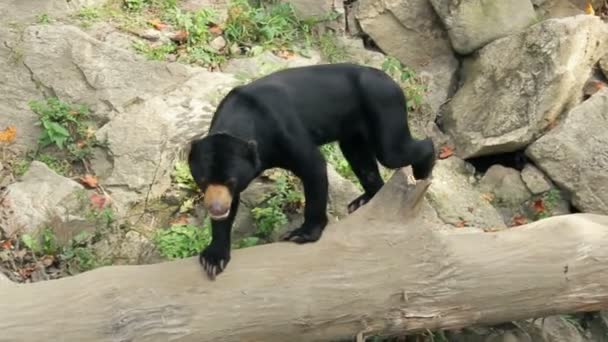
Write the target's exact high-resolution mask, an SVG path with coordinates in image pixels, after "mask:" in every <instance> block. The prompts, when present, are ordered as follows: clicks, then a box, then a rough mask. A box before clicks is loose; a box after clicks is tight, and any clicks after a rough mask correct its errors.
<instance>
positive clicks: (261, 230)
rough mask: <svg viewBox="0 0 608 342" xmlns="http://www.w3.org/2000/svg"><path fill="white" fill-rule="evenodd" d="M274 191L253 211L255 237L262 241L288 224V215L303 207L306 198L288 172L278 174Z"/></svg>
mask: <svg viewBox="0 0 608 342" xmlns="http://www.w3.org/2000/svg"><path fill="white" fill-rule="evenodd" d="M277 174H278V175H277V176H276V177H275V188H274V191H273V192H272V193H270V194H268V195H267V196H266V199H265V201H264V204H263V205H262V206H260V207H257V208H253V209H251V214H252V215H253V219H254V221H255V225H256V233H255V234H254V236H255V237H256V238H258V239H261V240H267V239H269V238H270V237H271V236H272V234H273V233H274V232H275V231H276V230H277V229H278V228H280V227H281V226H283V225H285V224H286V223H287V222H288V218H287V213H289V212H294V211H297V210H298V209H299V208H301V207H302V205H303V201H304V196H303V194H302V192H300V191H298V190H297V188H296V186H295V181H294V179H293V177H291V176H290V175H289V174H287V173H286V172H277Z"/></svg>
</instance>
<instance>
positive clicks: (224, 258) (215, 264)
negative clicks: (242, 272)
mask: <svg viewBox="0 0 608 342" xmlns="http://www.w3.org/2000/svg"><path fill="white" fill-rule="evenodd" d="M198 261H199V262H200V264H201V266H202V267H203V269H204V270H205V272H206V273H207V276H208V277H209V279H210V280H215V277H216V276H217V275H219V274H220V273H222V272H223V271H224V270H225V269H226V266H227V265H228V262H229V261H230V255H229V252H223V251H221V250H219V249H215V248H209V247H207V248H206V249H205V250H204V251H202V252H201V254H200V255H199V257H198Z"/></svg>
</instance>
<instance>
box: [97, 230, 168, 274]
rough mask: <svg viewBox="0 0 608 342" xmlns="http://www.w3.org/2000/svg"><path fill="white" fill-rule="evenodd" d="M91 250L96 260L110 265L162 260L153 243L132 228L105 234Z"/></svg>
mask: <svg viewBox="0 0 608 342" xmlns="http://www.w3.org/2000/svg"><path fill="white" fill-rule="evenodd" d="M93 251H94V253H95V256H96V258H97V260H98V262H101V263H103V262H111V263H112V265H143V264H152V263H156V262H160V261H162V260H163V258H162V257H161V255H160V254H159V253H158V251H157V250H156V247H155V246H154V244H153V243H152V242H150V240H148V239H147V238H146V237H144V236H143V235H142V234H140V233H138V232H136V231H134V230H130V231H128V232H126V233H123V232H118V233H114V234H110V235H107V236H105V237H104V238H103V239H102V240H101V241H99V242H97V243H96V244H95V245H93Z"/></svg>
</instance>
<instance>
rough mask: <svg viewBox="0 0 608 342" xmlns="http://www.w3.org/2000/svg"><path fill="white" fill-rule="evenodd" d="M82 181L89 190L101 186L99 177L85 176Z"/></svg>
mask: <svg viewBox="0 0 608 342" xmlns="http://www.w3.org/2000/svg"><path fill="white" fill-rule="evenodd" d="M80 181H81V182H82V183H83V184H84V185H86V186H88V187H89V188H96V187H97V185H98V184H99V182H98V181H97V177H95V176H93V175H90V174H86V175H84V177H80Z"/></svg>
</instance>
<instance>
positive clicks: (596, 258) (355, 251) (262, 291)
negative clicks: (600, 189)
mask: <svg viewBox="0 0 608 342" xmlns="http://www.w3.org/2000/svg"><path fill="white" fill-rule="evenodd" d="M407 172H409V170H408V171H405V170H402V171H400V172H396V173H395V175H394V176H393V177H392V178H391V180H390V181H389V182H388V183H387V185H386V186H385V187H384V188H383V189H382V190H381V191H380V192H379V193H378V194H377V195H376V197H375V198H374V199H373V200H372V201H371V202H370V203H368V204H367V205H365V206H364V207H362V208H360V209H359V210H358V211H356V212H355V213H353V214H351V215H350V216H348V217H347V218H346V219H344V220H342V221H340V222H338V223H336V224H332V225H330V226H328V228H327V229H326V231H325V233H324V235H323V237H322V238H321V240H319V241H318V242H316V243H313V244H306V245H296V244H293V243H286V242H285V243H274V244H269V245H263V246H257V247H251V248H247V249H243V250H235V251H233V257H232V261H231V262H230V264H229V265H228V268H227V270H226V271H225V272H224V273H222V274H221V275H220V276H218V278H217V279H216V281H214V282H211V281H208V280H207V278H206V277H205V276H204V274H203V272H202V270H201V268H200V267H199V266H198V262H197V260H196V258H189V259H184V260H178V261H173V262H165V263H160V264H154V265H141V266H110V267H103V268H100V269H96V270H93V271H89V272H86V273H83V274H80V275H77V276H74V277H69V278H63V279H59V280H52V281H46V282H39V283H33V284H27V285H14V284H13V285H9V286H7V285H6V284H4V285H2V284H0V294H1V296H0V298H1V299H0V341H11V342H18V341H27V342H35V341H48V340H53V341H65V342H68V341H78V342H80V341H113V342H114V341H184V342H187V341H196V342H200V341H266V342H268V341H336V340H340V339H352V338H353V337H354V336H355V335H357V334H359V337H361V336H370V335H374V334H381V335H391V334H403V333H413V332H419V331H421V330H425V329H437V328H460V327H465V326H470V325H475V324H494V323H500V322H505V321H511V320H519V319H526V318H531V317H541V316H546V315H552V314H557V313H564V312H576V311H591V310H598V309H601V308H606V307H608V217H607V216H601V215H592V214H573V215H566V216H558V217H552V218H547V219H544V220H541V221H537V222H534V223H530V224H527V225H524V226H519V227H516V228H511V229H508V230H504V231H500V232H487V233H486V232H469V231H466V230H457V229H454V230H451V231H445V230H439V229H437V228H439V227H438V225H437V224H436V223H430V222H428V221H426V220H423V219H421V218H420V215H417V213H418V211H419V207H420V205H419V204H420V203H421V202H422V201H423V195H424V192H425V191H426V189H427V188H428V186H429V184H430V182H429V181H422V182H418V183H417V184H415V185H413V184H411V181H409V179H410V177H408V176H407V174H408V173H407Z"/></svg>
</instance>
